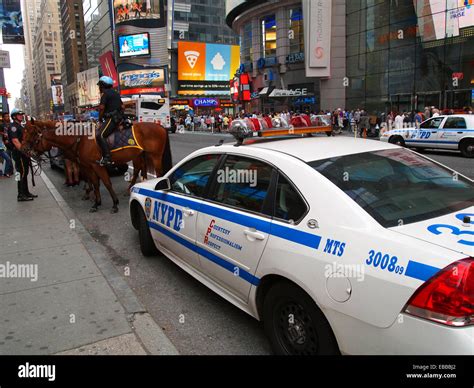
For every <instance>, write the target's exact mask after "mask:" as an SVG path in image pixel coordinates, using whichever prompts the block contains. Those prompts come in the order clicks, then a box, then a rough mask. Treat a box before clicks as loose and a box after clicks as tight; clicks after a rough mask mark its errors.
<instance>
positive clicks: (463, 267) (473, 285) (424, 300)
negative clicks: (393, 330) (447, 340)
mask: <svg viewBox="0 0 474 388" xmlns="http://www.w3.org/2000/svg"><path fill="white" fill-rule="evenodd" d="M404 311H405V312H406V313H408V314H411V315H415V316H417V317H421V318H425V319H428V320H431V321H435V322H438V323H443V324H445V325H448V326H457V327H459V326H468V325H474V258H468V259H464V260H459V261H456V262H455V263H453V264H451V265H449V266H448V267H446V268H444V269H443V270H441V271H440V272H438V273H437V274H436V275H434V276H433V277H432V278H431V279H430V280H428V281H427V282H426V283H424V284H423V285H421V287H420V288H418V290H416V292H415V294H414V295H413V296H412V297H411V299H410V300H409V301H408V303H407V304H406V306H405V309H404Z"/></svg>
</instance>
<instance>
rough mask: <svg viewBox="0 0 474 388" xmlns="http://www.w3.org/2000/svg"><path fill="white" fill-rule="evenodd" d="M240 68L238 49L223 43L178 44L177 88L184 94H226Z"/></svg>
mask: <svg viewBox="0 0 474 388" xmlns="http://www.w3.org/2000/svg"><path fill="white" fill-rule="evenodd" d="M239 66H240V47H239V46H233V45H232V46H231V45H224V44H210V43H198V42H178V88H179V90H180V92H181V93H180V94H184V93H186V92H191V93H195V92H198V93H199V92H201V93H203V92H207V93H213V92H216V91H221V92H223V91H226V93H227V94H228V92H229V80H231V79H232V78H233V76H234V74H235V73H236V72H237V69H238V68H239Z"/></svg>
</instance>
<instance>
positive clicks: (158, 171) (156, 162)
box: [149, 154, 163, 178]
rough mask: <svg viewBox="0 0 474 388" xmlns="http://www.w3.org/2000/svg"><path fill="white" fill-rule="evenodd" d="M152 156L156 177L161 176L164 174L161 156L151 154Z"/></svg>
mask: <svg viewBox="0 0 474 388" xmlns="http://www.w3.org/2000/svg"><path fill="white" fill-rule="evenodd" d="M149 155H150V157H151V161H152V163H153V167H154V168H155V174H156V177H157V178H159V177H160V176H162V170H163V168H162V163H161V156H158V155H156V154H149Z"/></svg>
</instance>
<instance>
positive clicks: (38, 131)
mask: <svg viewBox="0 0 474 388" xmlns="http://www.w3.org/2000/svg"><path fill="white" fill-rule="evenodd" d="M49 127H50V125H49V122H43V121H35V120H34V119H32V120H31V121H27V123H26V125H25V134H24V138H23V151H24V152H26V153H28V154H34V155H35V156H37V155H39V154H42V153H44V152H48V151H49V150H50V149H51V148H52V145H51V144H49V143H48V142H47V141H45V139H44V137H43V133H44V132H45V131H47V130H48V129H49Z"/></svg>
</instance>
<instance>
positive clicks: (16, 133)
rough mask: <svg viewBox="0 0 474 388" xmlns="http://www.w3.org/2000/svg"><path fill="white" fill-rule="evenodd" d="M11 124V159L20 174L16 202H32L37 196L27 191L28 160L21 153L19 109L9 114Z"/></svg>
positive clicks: (21, 113)
mask: <svg viewBox="0 0 474 388" xmlns="http://www.w3.org/2000/svg"><path fill="white" fill-rule="evenodd" d="M10 116H11V118H12V119H13V122H12V123H11V125H10V128H9V131H8V136H9V139H10V143H11V144H13V147H14V148H13V151H12V157H13V160H14V161H15V169H16V171H17V172H18V173H19V174H20V179H19V180H18V201H19V202H24V201H32V200H33V198H37V197H38V196H37V195H34V194H31V193H30V190H29V189H28V170H29V167H30V158H29V157H28V156H27V155H25V154H24V153H23V152H22V151H21V147H22V145H23V144H22V143H23V137H24V131H25V128H24V127H23V124H22V123H23V120H24V119H25V114H24V113H23V112H22V111H21V110H19V109H16V108H15V109H13V110H12V112H11V114H10Z"/></svg>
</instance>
